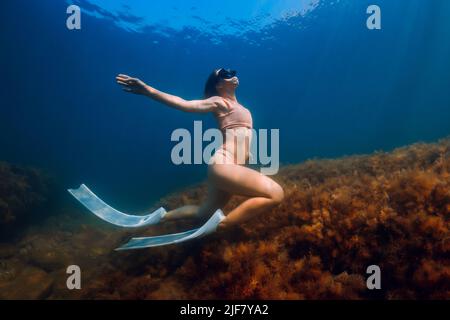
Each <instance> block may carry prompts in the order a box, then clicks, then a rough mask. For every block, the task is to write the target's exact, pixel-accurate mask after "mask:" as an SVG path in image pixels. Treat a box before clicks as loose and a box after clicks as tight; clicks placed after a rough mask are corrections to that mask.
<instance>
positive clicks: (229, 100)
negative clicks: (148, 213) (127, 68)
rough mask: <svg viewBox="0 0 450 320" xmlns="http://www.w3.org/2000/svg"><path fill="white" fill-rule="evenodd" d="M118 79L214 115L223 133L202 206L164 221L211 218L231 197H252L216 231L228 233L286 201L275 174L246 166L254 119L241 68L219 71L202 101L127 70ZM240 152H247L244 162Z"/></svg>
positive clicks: (175, 105) (190, 109)
mask: <svg viewBox="0 0 450 320" xmlns="http://www.w3.org/2000/svg"><path fill="white" fill-rule="evenodd" d="M116 82H117V83H118V84H119V85H121V86H122V88H123V90H124V91H126V92H129V93H134V94H138V95H143V96H146V97H149V98H151V99H153V100H155V101H158V102H161V103H162V104H164V105H166V106H169V107H172V108H175V109H177V110H181V111H185V112H199V113H206V112H210V113H213V114H214V116H215V118H216V119H217V122H218V126H219V129H220V130H221V132H222V135H223V144H222V145H221V146H220V148H219V149H217V150H216V152H215V153H214V155H213V156H212V158H211V160H210V161H209V163H208V179H207V190H208V191H207V198H206V201H205V202H204V203H203V204H202V205H201V206H196V205H186V206H183V207H180V208H177V209H174V210H171V211H168V212H166V213H165V214H164V216H163V217H162V218H161V222H163V221H168V220H174V219H182V218H203V217H206V216H210V215H211V214H212V213H213V212H215V211H216V210H218V209H222V208H223V207H224V206H225V205H226V204H227V202H228V201H229V199H230V198H231V196H232V195H239V196H245V197H248V199H247V200H245V201H244V202H242V203H241V204H240V205H238V206H237V207H236V208H234V209H233V210H231V211H230V212H229V213H228V214H227V215H226V216H225V218H224V219H222V220H221V221H220V223H219V224H218V225H217V231H219V232H220V231H222V232H223V231H224V230H226V229H228V228H229V227H231V226H234V225H236V224H240V223H242V222H244V221H247V220H249V219H251V218H253V217H255V216H257V215H259V214H262V213H263V212H266V211H268V210H269V209H271V208H273V207H275V206H276V205H278V204H279V203H281V201H282V200H283V198H284V191H283V188H282V187H281V186H280V185H279V184H278V183H276V182H275V181H274V180H272V179H271V178H269V177H267V176H265V175H263V174H262V173H260V172H258V171H256V170H253V169H251V168H248V167H246V166H245V164H246V162H247V161H248V159H249V156H250V143H251V138H252V127H253V121H252V116H251V113H250V111H249V110H248V109H247V108H245V107H244V106H242V105H241V104H240V103H239V102H238V100H237V98H236V88H237V87H238V85H239V79H238V77H237V76H236V71H233V70H230V69H224V68H220V69H216V70H214V71H213V72H212V73H211V74H210V76H209V77H208V79H207V81H206V84H205V89H204V98H203V99H201V100H185V99H183V98H181V97H178V96H175V95H171V94H168V93H165V92H162V91H159V90H157V89H155V88H154V87H152V86H150V85H148V84H146V83H145V82H143V81H142V80H140V79H138V78H133V77H130V76H128V75H125V74H119V75H117V77H116ZM239 155H244V158H245V159H244V161H242V157H240V156H239Z"/></svg>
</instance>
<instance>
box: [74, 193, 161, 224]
mask: <svg viewBox="0 0 450 320" xmlns="http://www.w3.org/2000/svg"><path fill="white" fill-rule="evenodd" d="M67 191H69V193H70V194H71V195H73V196H74V197H75V198H76V199H77V200H78V201H80V202H81V203H82V204H83V205H84V206H85V207H86V208H87V209H89V211H91V212H92V213H93V214H95V215H96V216H97V217H99V218H100V219H103V220H104V221H107V222H109V223H112V224H114V225H116V226H120V227H143V226H147V225H152V224H157V223H159V221H160V220H161V218H162V217H163V216H164V215H165V214H166V210H165V209H164V208H162V207H161V208H159V209H157V210H155V211H154V212H152V213H150V214H147V215H143V216H138V215H129V214H126V213H123V212H120V211H118V210H116V209H114V208H112V207H111V206H109V205H107V204H106V203H105V202H104V201H103V200H102V199H100V198H99V197H97V196H96V195H95V194H94V193H93V192H92V191H91V190H89V188H88V187H86V185H84V184H82V185H81V186H80V187H79V188H78V189H68V190H67Z"/></svg>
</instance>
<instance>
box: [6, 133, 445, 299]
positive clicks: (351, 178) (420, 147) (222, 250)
mask: <svg viewBox="0 0 450 320" xmlns="http://www.w3.org/2000/svg"><path fill="white" fill-rule="evenodd" d="M275 179H276V180H277V181H278V182H279V183H280V184H281V185H282V186H283V187H284V189H285V200H284V201H283V203H282V204H281V205H279V206H278V207H276V208H274V209H273V210H271V211H268V212H266V213H264V214H262V215H261V216H259V217H257V218H255V219H254V220H252V221H251V222H248V223H246V224H243V225H241V226H238V227H235V228H234V229H232V230H229V231H228V232H227V233H221V234H220V235H219V234H212V235H210V236H208V237H207V238H204V239H199V240H195V241H192V242H188V243H183V244H180V245H176V246H167V247H157V248H152V249H148V250H137V251H132V252H114V251H112V249H113V248H115V247H117V245H118V244H120V243H122V242H123V241H124V240H126V239H128V238H129V237H130V236H131V235H133V236H137V235H136V230H133V231H130V230H125V231H124V230H123V229H119V228H115V227H110V226H105V225H104V224H102V223H98V222H97V221H96V220H95V219H94V218H93V217H90V216H89V215H88V214H86V213H85V212H83V213H80V212H78V211H80V210H79V209H77V211H74V212H71V213H65V214H62V215H60V216H55V217H52V218H51V219H50V221H49V222H47V223H46V225H44V226H42V227H40V228H36V227H33V228H30V229H29V231H28V233H27V234H26V235H25V236H24V237H23V239H21V240H20V241H18V242H17V243H14V244H5V245H3V247H2V246H0V271H1V272H0V275H1V274H6V273H7V272H9V273H8V274H10V276H8V277H7V276H4V277H0V292H1V290H2V288H8V287H9V286H10V285H11V284H14V285H20V284H19V283H18V282H20V281H24V285H26V284H27V283H28V285H30V284H31V285H34V282H33V281H32V280H30V279H27V278H26V272H27V270H32V271H33V274H30V278H31V279H32V277H41V278H45V279H53V281H51V283H52V285H51V286H50V285H49V284H48V283H50V280H47V284H46V286H45V287H43V288H41V289H40V290H37V289H36V290H34V291H35V292H36V295H35V297H34V298H42V297H46V298H50V299H59V298H63V299H74V298H85V299H186V298H190V299H372V298H377V299H378V298H383V299H450V263H449V262H450V233H449V218H450V139H443V140H441V141H439V142H437V143H430V144H425V143H419V144H414V145H411V146H408V147H403V148H398V149H396V150H394V151H392V152H389V153H385V152H376V153H374V154H371V155H363V156H351V157H345V158H341V159H336V160H309V161H306V162H304V163H302V164H298V165H289V166H286V167H283V168H282V169H281V170H280V172H279V174H278V175H277V176H276V177H275ZM204 195H205V186H204V185H199V186H196V187H194V188H190V190H189V191H187V192H184V193H181V194H174V195H170V196H168V197H166V198H164V199H162V200H161V201H160V203H158V205H164V206H165V207H166V208H168V209H172V208H175V207H178V206H181V205H185V204H198V203H199V202H200V201H201V200H202V199H203V197H204ZM243 199H244V198H242V197H234V198H233V199H232V201H231V202H230V203H229V204H228V205H227V207H226V208H225V212H228V211H229V210H230V209H231V208H233V207H234V206H236V205H237V204H238V203H239V202H240V201H242V200H243ZM81 217H84V218H81ZM79 220H82V221H83V223H82V224H81V225H80V224H79V223H78V222H77V221H79ZM62 221H64V223H63V222H62ZM199 223H201V222H199V221H187V220H184V221H182V220H179V221H174V222H168V223H166V224H163V225H158V226H152V227H149V228H146V229H145V230H140V232H141V234H142V235H156V234H162V233H168V232H178V231H181V230H186V229H189V228H191V227H194V226H196V225H198V224H199ZM139 235H140V234H139ZM92 239H95V240H96V241H95V244H94V245H92V244H91V243H92ZM11 246H13V247H14V246H15V247H16V248H18V250H17V251H18V252H19V254H14V253H13V250H11ZM2 248H4V249H2ZM2 250H3V251H4V254H3V256H2ZM27 250H28V251H27ZM50 251H51V252H52V254H51V255H49V254H48V252H50ZM20 252H21V253H20ZM27 252H33V254H27ZM68 263H74V264H79V265H80V267H81V268H82V270H83V289H82V290H81V291H79V292H71V291H68V290H67V289H65V288H64V284H65V279H66V278H65V277H66V275H65V274H64V266H65V265H66V264H68ZM373 264H375V265H378V266H379V267H380V269H381V283H382V289H381V290H368V289H367V287H366V278H367V277H368V275H367V274H366V269H367V267H368V266H369V265H373ZM30 265H31V266H33V267H32V268H31V267H30ZM38 269H39V270H38ZM15 274H17V276H16V275H15ZM75 291H76V290H75ZM7 295H8V294H7V293H6V294H4V296H6V298H7ZM16 296H17V294H16ZM2 297H3V296H2Z"/></svg>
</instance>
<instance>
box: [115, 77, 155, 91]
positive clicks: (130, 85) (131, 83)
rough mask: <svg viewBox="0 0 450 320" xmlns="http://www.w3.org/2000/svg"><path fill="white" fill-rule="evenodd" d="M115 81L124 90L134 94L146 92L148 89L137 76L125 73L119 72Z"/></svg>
mask: <svg viewBox="0 0 450 320" xmlns="http://www.w3.org/2000/svg"><path fill="white" fill-rule="evenodd" d="M116 81H117V83H118V84H120V85H121V86H122V89H123V90H124V91H126V92H130V93H134V94H146V93H147V91H148V86H147V85H146V84H145V82H144V81H142V80H139V79H138V78H132V77H130V76H127V75H126V74H119V75H118V76H117V77H116Z"/></svg>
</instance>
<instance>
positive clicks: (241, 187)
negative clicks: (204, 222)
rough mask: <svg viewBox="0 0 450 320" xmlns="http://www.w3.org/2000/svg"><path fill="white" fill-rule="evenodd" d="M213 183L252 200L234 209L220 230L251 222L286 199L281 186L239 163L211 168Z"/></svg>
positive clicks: (221, 224)
mask: <svg viewBox="0 0 450 320" xmlns="http://www.w3.org/2000/svg"><path fill="white" fill-rule="evenodd" d="M209 171H210V172H209V173H210V180H211V181H212V182H213V183H214V184H215V185H216V186H217V188H220V189H221V190H223V191H226V192H228V193H229V194H236V195H242V196H247V197H251V198H250V199H248V200H246V201H244V202H243V203H241V204H240V205H239V206H238V207H236V208H235V209H234V210H232V211H231V212H230V213H229V214H228V215H227V217H226V219H224V220H223V221H222V222H221V223H220V225H219V227H218V229H225V228H227V227H229V226H232V225H235V224H238V223H242V222H244V221H247V220H249V219H251V218H253V217H255V216H257V215H259V214H260V213H262V212H265V211H267V210H269V209H271V208H272V207H274V206H276V205H277V204H279V203H280V202H281V201H282V200H283V198H284V191H283V188H281V186H280V185H279V184H278V183H276V182H275V181H273V180H272V179H270V178H269V177H267V176H265V175H263V174H261V173H260V172H258V171H255V170H253V169H250V168H247V167H244V166H240V165H236V164H215V165H212V166H210V170H209Z"/></svg>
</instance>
